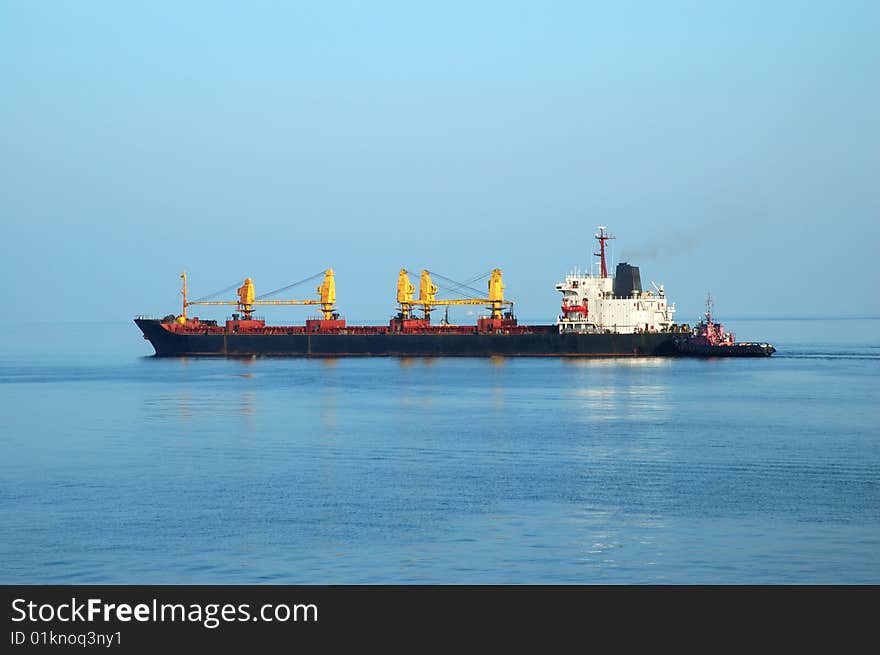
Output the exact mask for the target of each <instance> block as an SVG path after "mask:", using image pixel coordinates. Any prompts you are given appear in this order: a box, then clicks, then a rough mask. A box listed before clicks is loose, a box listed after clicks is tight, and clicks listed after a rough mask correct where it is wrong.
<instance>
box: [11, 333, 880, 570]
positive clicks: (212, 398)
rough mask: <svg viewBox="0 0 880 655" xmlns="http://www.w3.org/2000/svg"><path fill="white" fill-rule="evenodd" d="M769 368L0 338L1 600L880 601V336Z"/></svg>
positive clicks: (795, 348)
mask: <svg viewBox="0 0 880 655" xmlns="http://www.w3.org/2000/svg"><path fill="white" fill-rule="evenodd" d="M731 327H733V328H734V329H735V330H736V331H737V333H738V334H739V335H740V336H741V337H742V338H744V339H749V338H754V339H766V340H770V341H773V342H774V343H775V344H776V346H777V348H778V349H779V352H778V353H777V354H776V355H775V356H774V357H772V358H769V359H756V360H707V361H700V360H669V359H635V360H633V359H619V360H608V359H605V360H572V359H552V358H536V359H501V358H497V359H496V358H493V359H422V358H413V359H406V358H404V359H401V358H375V359H338V360H308V359H289V360H285V359H261V360H214V359H169V360H160V359H155V358H152V357H149V356H147V355H149V354H150V353H151V352H152V350H151V348H150V347H149V344H147V342H145V341H143V340H142V339H141V336H140V333H139V332H138V330H137V328H136V327H135V325H134V324H133V323H131V322H125V323H121V322H120V323H115V324H86V323H68V324H62V325H59V324H37V325H30V324H29V325H27V326H24V327H20V326H16V325H9V324H6V325H4V326H3V327H2V328H0V331H2V333H0V525H2V526H3V528H2V533H3V538H2V539H0V583H294V584H296V583H331V584H334V583H880V557H878V553H880V429H878V425H880V402H878V401H880V337H878V334H880V329H878V328H880V321H878V320H876V319H874V320H871V319H865V320H846V321H739V322H736V321H733V322H731Z"/></svg>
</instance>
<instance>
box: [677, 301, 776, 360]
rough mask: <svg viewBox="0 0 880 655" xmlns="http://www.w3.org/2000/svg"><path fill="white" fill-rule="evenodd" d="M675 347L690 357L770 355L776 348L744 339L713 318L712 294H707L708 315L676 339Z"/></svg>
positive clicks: (680, 352) (681, 353)
mask: <svg viewBox="0 0 880 655" xmlns="http://www.w3.org/2000/svg"><path fill="white" fill-rule="evenodd" d="M675 349H676V351H677V352H678V353H679V354H680V355H687V356H689V357H769V356H770V355H772V354H773V353H775V352H776V348H774V347H773V346H771V345H770V344H769V343H756V342H750V341H742V342H739V343H737V342H736V337H735V336H734V334H733V332H728V331H725V330H724V326H723V325H722V324H721V323H716V322H715V321H714V320H712V296H706V315H705V316H704V317H703V319H702V320H701V321H700V322H699V323H697V325H695V326H694V328H693V330H692V331H691V332H690V333H687V332H686V333H684V334H683V335H682V336H681V337H679V338H677V339H676V340H675Z"/></svg>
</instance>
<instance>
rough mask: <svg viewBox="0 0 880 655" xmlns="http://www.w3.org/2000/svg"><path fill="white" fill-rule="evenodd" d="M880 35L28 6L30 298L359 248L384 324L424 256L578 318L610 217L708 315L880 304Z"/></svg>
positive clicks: (689, 8) (582, 17)
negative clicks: (563, 289) (711, 309)
mask: <svg viewBox="0 0 880 655" xmlns="http://www.w3.org/2000/svg"><path fill="white" fill-rule="evenodd" d="M878 34H880V3H877V2H839V3H838V2H833V3H832V2H807V1H803V2H773V3H767V2H733V1H730V2H725V3H714V2H634V3H628V2H607V3H589V2H529V3H520V2H509V1H507V2H497V3H493V2H480V3H475V2H462V3H455V2H437V3H433V4H429V3H414V2H400V3H382V2H362V3H357V2H314V3H296V2H236V3H231V2H230V3H224V2H157V1H154V2H146V3H133V2H115V1H112V2H111V1H108V2H89V1H81V2H38V1H34V0H27V1H26V0H20V1H15V2H11V1H8V0H2V2H0V227H2V249H3V251H2V274H3V281H4V284H5V293H4V296H5V298H4V300H5V311H6V312H7V313H8V312H11V311H15V312H16V313H18V314H19V315H23V316H34V317H66V318H69V319H84V320H85V319H101V320H127V319H129V318H130V317H131V316H132V315H134V314H136V313H152V314H159V315H161V314H165V313H168V312H172V311H178V296H177V291H178V282H179V280H178V277H177V276H178V273H179V270H180V269H181V268H183V267H186V269H187V270H188V271H189V272H190V283H191V286H192V287H193V290H194V293H195V294H197V295H198V294H200V293H207V292H209V291H213V290H215V289H218V288H221V287H224V286H227V285H229V284H231V283H233V282H235V281H236V280H237V279H240V278H242V277H244V276H245V275H251V276H252V277H254V279H255V281H256V284H257V292H258V293H259V292H260V291H268V290H269V289H272V288H275V287H278V286H281V285H283V284H284V283H286V282H291V281H295V280H298V279H301V278H304V277H306V276H308V275H310V274H312V273H315V272H317V271H320V270H322V269H323V268H325V267H328V266H329V267H333V268H334V269H335V270H336V275H337V287H338V300H339V306H340V308H341V310H342V311H343V313H344V314H345V315H346V316H347V317H348V318H349V319H350V320H359V319H360V320H364V319H376V320H383V319H385V318H387V317H388V316H389V315H390V314H391V312H392V311H393V300H394V286H395V282H396V276H397V271H398V269H399V268H400V267H401V266H404V267H407V268H410V269H411V270H414V271H418V270H420V269H421V268H423V267H427V268H431V269H433V270H436V271H439V272H441V273H444V274H445V275H447V276H449V277H454V278H467V277H470V276H472V275H475V274H479V273H482V272H484V271H488V270H489V269H491V268H492V267H495V266H500V267H502V268H503V269H504V273H505V279H506V283H507V287H508V292H509V295H510V296H512V297H513V298H514V299H515V300H516V301H517V302H518V308H519V314H520V316H521V317H529V318H538V319H545V320H552V318H553V317H554V316H555V313H556V312H557V310H558V305H559V294H558V293H557V292H556V291H555V290H554V289H553V285H554V283H555V282H556V281H557V280H558V279H559V278H560V277H562V276H563V275H564V274H565V273H566V272H567V271H568V270H570V269H571V268H572V267H573V266H575V265H578V266H581V267H583V266H584V265H586V264H587V262H588V261H589V259H590V258H589V253H591V252H592V251H593V246H594V244H593V243H592V235H593V233H594V232H595V226H596V225H599V224H602V225H607V226H608V227H609V229H610V231H611V232H612V233H614V234H615V235H616V236H617V240H616V241H615V243H614V256H615V258H616V259H619V258H621V257H625V258H627V259H629V260H630V261H632V262H633V263H637V264H640V265H641V267H642V275H643V279H645V280H651V279H653V280H656V281H657V282H658V283H659V282H663V283H665V285H666V288H667V291H668V292H669V294H670V296H671V297H672V298H673V299H674V300H676V301H677V303H678V307H679V310H680V315H679V317H680V318H681V319H682V320H689V319H692V318H693V317H694V315H695V314H696V313H697V312H698V311H699V309H700V307H701V305H702V300H703V297H704V295H705V293H706V291H707V290H711V291H712V293H713V295H714V296H715V298H716V301H717V307H718V310H719V312H721V313H722V314H723V315H729V316H768V315H772V316H802V315H834V314H877V313H880V294H878V291H877V284H878V281H880V264H878V255H877V253H878V249H880V183H878V174H880V36H878ZM314 286H316V284H313V285H309V287H308V288H306V289H304V290H303V291H302V292H301V294H299V295H304V296H311V295H312V294H313V292H314V288H313V287H314ZM306 313H307V312H306V311H305V310H303V309H292V310H288V311H286V312H284V313H269V316H270V318H272V319H276V318H277V319H279V320H280V319H281V318H284V317H287V318H288V319H289V320H290V321H292V322H299V321H301V320H302V319H303V318H304V317H305V315H306Z"/></svg>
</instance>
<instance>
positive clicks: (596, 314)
mask: <svg viewBox="0 0 880 655" xmlns="http://www.w3.org/2000/svg"><path fill="white" fill-rule="evenodd" d="M655 289H656V290H650V291H643V290H642V288H641V280H640V276H639V269H638V267H636V266H630V265H629V264H626V263H621V264H618V266H617V271H616V273H615V276H614V277H613V278H612V277H601V276H596V275H585V274H578V273H572V274H570V275H567V276H566V278H565V280H564V281H563V282H559V283H557V285H556V290H557V291H560V292H561V293H562V313H561V314H560V315H559V316H558V318H557V320H556V324H557V325H558V326H559V331H560V332H561V333H584V334H587V333H605V332H610V333H613V334H632V333H635V332H665V331H668V330H670V329H671V327H672V325H673V315H674V314H675V305H674V304H672V303H670V302H669V301H668V299H667V298H666V294H665V292H664V290H663V286H662V285H660V286H659V287H658V286H655Z"/></svg>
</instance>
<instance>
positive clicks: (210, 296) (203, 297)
mask: <svg viewBox="0 0 880 655" xmlns="http://www.w3.org/2000/svg"><path fill="white" fill-rule="evenodd" d="M242 284H244V280H239V281H238V282H236V283H235V284H233V285H231V286H228V287H226V288H225V289H220V291H215V292H214V293H209V294H208V295H207V296H202V297H201V298H196V299H195V300H190V301H189V302H190V303H194V302H204V301H205V300H210V299H211V298H216V297H217V296H219V295H222V294H227V293H229V292H230V291H232V290H234V289H238V287H240V286H241V285H242Z"/></svg>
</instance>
